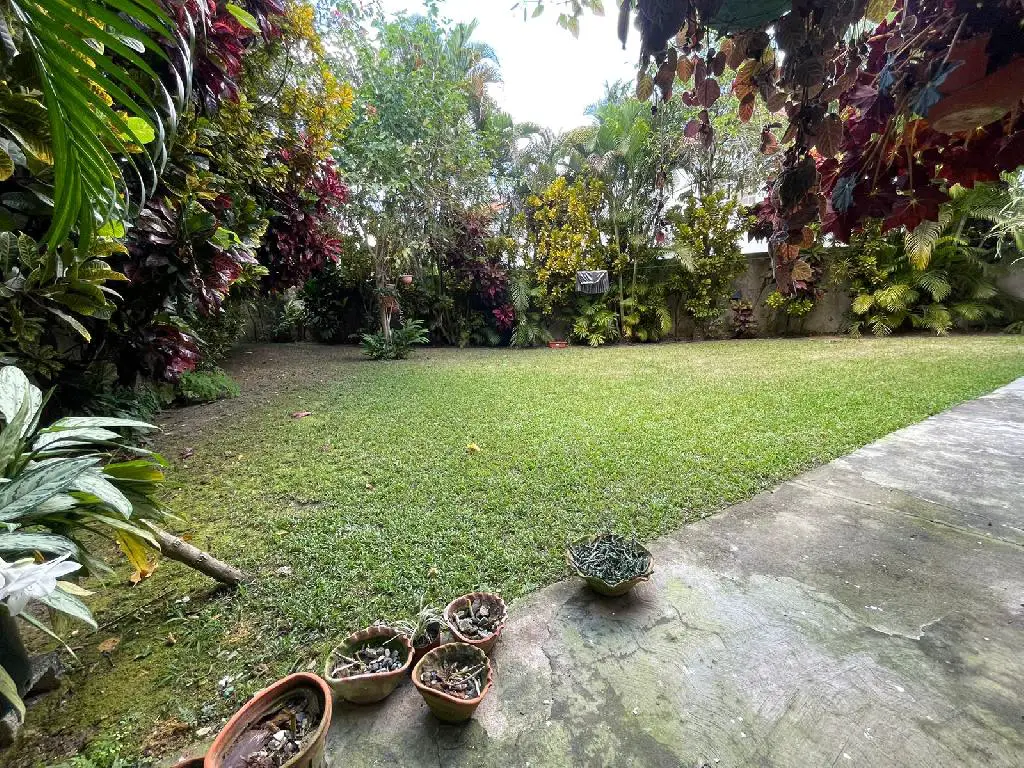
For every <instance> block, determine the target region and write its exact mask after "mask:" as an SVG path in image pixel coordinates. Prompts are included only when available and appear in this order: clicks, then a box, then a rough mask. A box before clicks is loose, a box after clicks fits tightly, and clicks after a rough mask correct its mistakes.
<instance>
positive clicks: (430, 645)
mask: <svg viewBox="0 0 1024 768" xmlns="http://www.w3.org/2000/svg"><path fill="white" fill-rule="evenodd" d="M441 631H442V630H441V629H440V628H439V629H438V630H437V636H436V637H435V638H434V639H433V640H429V641H428V642H426V643H424V644H423V645H413V647H412V663H413V666H416V665H417V664H419V662H420V659H422V658H423V657H424V656H426V655H427V653H429V652H430V651H432V650H434V649H435V648H437V647H438V646H440V645H441Z"/></svg>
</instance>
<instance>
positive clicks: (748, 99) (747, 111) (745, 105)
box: [739, 93, 756, 123]
mask: <svg viewBox="0 0 1024 768" xmlns="http://www.w3.org/2000/svg"><path fill="white" fill-rule="evenodd" d="M755 98H756V97H755V96H754V94H752V93H748V94H747V95H746V96H744V97H743V98H742V99H741V100H740V110H739V114H740V122H741V123H749V122H750V118H752V117H753V116H754V99H755Z"/></svg>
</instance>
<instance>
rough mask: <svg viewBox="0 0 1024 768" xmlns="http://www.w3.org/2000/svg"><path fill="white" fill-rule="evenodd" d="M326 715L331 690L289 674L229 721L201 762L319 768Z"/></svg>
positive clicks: (213, 767)
mask: <svg viewBox="0 0 1024 768" xmlns="http://www.w3.org/2000/svg"><path fill="white" fill-rule="evenodd" d="M331 713H332V703H331V689H330V688H328V687H327V684H326V683H324V681H323V680H321V679H320V678H319V677H317V676H316V675H311V674H309V673H308V672H299V673H298V674H294V675H289V676H288V677H285V678H282V679H281V680H278V681H277V682H276V683H274V684H273V685H271V686H270V687H269V688H265V689H264V690H262V691H260V692H259V693H257V694H256V695H255V696H253V697H252V698H251V699H249V702H248V703H247V704H246V705H245V706H244V707H242V708H241V709H240V710H238V712H236V713H235V714H234V716H233V717H232V718H231V719H230V720H228V723H227V725H225V726H224V728H223V730H221V732H220V733H219V734H217V738H216V739H214V740H213V744H211V745H210V749H209V750H208V751H207V752H206V755H205V756H204V757H203V758H202V763H201V764H202V765H203V766H204V768H237V766H243V765H278V766H281V768H318V766H321V765H323V764H324V747H325V744H326V742H327V729H328V728H329V727H330V725H331ZM194 765H195V761H194V760H193V761H191V763H190V766H194Z"/></svg>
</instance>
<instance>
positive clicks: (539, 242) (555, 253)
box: [524, 176, 609, 313]
mask: <svg viewBox="0 0 1024 768" xmlns="http://www.w3.org/2000/svg"><path fill="white" fill-rule="evenodd" d="M603 191H604V184H603V183H602V182H601V181H600V180H598V179H588V178H579V179H577V180H576V181H574V182H571V183H570V182H569V180H568V179H567V178H566V177H565V176H559V177H558V178H556V179H555V180H554V181H553V182H551V184H550V185H549V186H548V188H547V189H545V190H544V191H543V192H542V193H541V194H539V195H531V196H530V197H529V198H527V206H528V207H527V211H526V213H525V217H524V221H525V227H526V232H527V235H528V238H529V241H530V245H531V247H532V254H531V255H529V256H528V259H527V261H528V266H529V267H530V269H531V270H532V271H533V273H534V275H535V279H536V284H537V287H538V288H539V289H540V293H539V296H538V305H539V306H540V308H541V309H542V311H544V312H546V313H550V312H551V311H552V309H553V308H554V307H555V306H556V305H559V304H564V303H565V302H566V301H567V300H568V299H569V298H570V297H571V296H572V294H573V292H574V290H575V286H576V273H577V272H579V271H580V270H593V269H605V268H607V267H608V266H609V265H608V264H607V263H606V261H607V256H608V254H607V252H606V249H605V247H604V246H603V245H602V244H601V230H600V228H599V226H598V216H599V214H600V211H601V208H602V205H603V202H604V200H603Z"/></svg>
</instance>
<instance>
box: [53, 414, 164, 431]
mask: <svg viewBox="0 0 1024 768" xmlns="http://www.w3.org/2000/svg"><path fill="white" fill-rule="evenodd" d="M80 427H101V428H106V429H117V428H118V427H124V428H127V429H144V430H147V431H149V430H154V429H157V427H155V426H153V425H152V424H149V423H147V422H145V421H139V420H138V419H118V418H113V417H107V416H66V417H65V418H63V419H58V420H57V421H55V422H53V424H51V425H50V426H48V427H47V428H46V429H43V430H40V432H44V433H45V432H59V431H60V430H63V429H78V428H80Z"/></svg>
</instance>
